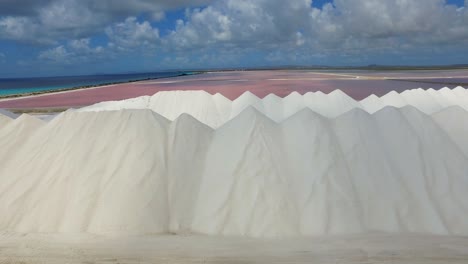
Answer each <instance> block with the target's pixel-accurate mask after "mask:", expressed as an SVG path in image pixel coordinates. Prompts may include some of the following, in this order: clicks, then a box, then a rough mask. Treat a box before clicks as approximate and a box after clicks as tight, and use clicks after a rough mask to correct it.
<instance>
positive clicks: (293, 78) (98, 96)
mask: <svg viewBox="0 0 468 264" xmlns="http://www.w3.org/2000/svg"><path fill="white" fill-rule="evenodd" d="M467 77H468V70H457V71H407V72H405V71H403V72H395V71H392V72H344V71H343V72H312V71H293V70H291V71H285V70H282V71H245V72H244V71H233V72H212V73H205V74H199V75H193V76H182V77H177V78H168V79H158V80H151V81H142V82H135V83H125V84H118V85H110V86H102V87H94V88H87V89H80V90H73V91H65V92H57V93H50V94H42V95H35V96H28V97H24V98H13V99H4V100H0V108H8V109H33V108H69V107H82V106H87V105H91V104H94V103H98V102H102V101H114V100H123V99H128V98H134V97H138V96H143V95H153V94H155V93H157V92H158V91H171V90H205V91H207V92H209V93H211V94H215V93H221V94H223V95H224V96H226V97H227V98H229V99H231V100H233V99H235V98H237V97H238V96H240V95H241V94H242V93H244V92H245V91H250V92H252V93H254V94H255V95H257V96H259V97H264V96H266V95H268V94H270V93H274V94H276V95H278V96H281V97H283V96H286V95H288V94H290V93H291V92H293V91H297V92H299V93H301V94H303V93H306V92H316V91H322V92H324V93H330V92H332V91H333V90H336V89H340V90H342V91H344V92H346V93H347V94H348V95H349V96H351V97H353V98H354V99H356V100H361V99H364V98H365V97H367V96H369V95H371V94H375V95H377V96H382V95H384V94H386V93H388V92H389V91H392V90H394V91H397V92H402V91H404V90H407V89H413V88H425V89H428V88H434V89H436V90H437V89H440V88H442V87H445V86H447V87H449V88H454V87H456V86H457V84H460V83H465V82H466V83H468V78H467ZM453 78H456V79H453Z"/></svg>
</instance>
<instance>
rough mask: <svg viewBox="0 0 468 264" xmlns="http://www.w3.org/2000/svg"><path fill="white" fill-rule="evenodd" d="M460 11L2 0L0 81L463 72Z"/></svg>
mask: <svg viewBox="0 0 468 264" xmlns="http://www.w3.org/2000/svg"><path fill="white" fill-rule="evenodd" d="M19 2H20V4H18V3H19ZM467 3H468V0H467V1H465V0H447V1H445V0H334V1H330V0H313V1H311V0H289V1H286V0H190V1H189V0H170V1H167V0H158V1H154V0H134V1H126V0H100V1H93V0H3V1H1V2H0V77H3V78H5V77H23V76H53V75H78V74H96V73H121V72H143V71H158V70H167V69H200V68H225V67H256V66H278V65H331V66H335V65H336V66H346V65H368V64H388V65H441V64H465V63H468V60H467V59H468V48H466V47H468V10H467V9H466V8H465V6H467Z"/></svg>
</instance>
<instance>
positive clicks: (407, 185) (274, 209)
mask: <svg viewBox="0 0 468 264" xmlns="http://www.w3.org/2000/svg"><path fill="white" fill-rule="evenodd" d="M454 109H455V110H456V109H458V108H453V107H451V108H447V109H446V110H443V111H441V112H438V113H436V114H434V115H433V116H429V115H427V114H425V113H423V112H421V111H420V110H418V109H417V108H415V107H412V106H407V107H404V108H396V107H389V106H387V107H384V108H383V109H381V110H380V111H378V112H375V113H373V114H370V113H368V112H366V111H364V110H362V109H360V108H353V109H351V110H350V111H348V112H346V113H344V114H341V115H340V116H338V117H336V118H327V117H324V116H322V115H319V114H317V113H316V112H314V111H312V110H310V109H309V108H304V109H302V110H300V111H298V112H297V113H296V114H294V115H292V116H290V117H289V118H288V119H286V120H283V121H281V123H276V122H274V120H272V119H270V118H269V117H268V116H266V115H264V114H263V113H262V112H261V111H259V110H258V109H257V108H254V107H252V106H248V107H247V108H246V109H245V110H244V111H242V112H241V113H240V114H239V115H237V116H236V117H235V118H233V119H232V120H231V121H229V122H227V123H225V124H224V125H223V126H221V127H219V128H218V129H216V130H213V129H212V128H209V127H207V126H205V125H203V124H202V123H201V122H199V121H197V120H195V119H194V118H193V117H191V116H190V115H188V114H183V115H181V116H179V117H178V118H177V119H176V120H175V121H173V122H171V121H170V120H167V119H166V118H164V117H163V116H161V115H159V114H157V113H155V112H153V111H150V110H147V109H146V110H122V111H104V112H86V113H80V112H72V111H68V112H65V113H63V114H61V115H60V116H58V117H57V118H56V119H54V120H53V121H51V122H49V123H36V125H34V126H31V127H28V126H23V127H24V129H23V132H21V135H18V134H17V133H6V132H7V130H8V131H10V132H11V131H13V130H14V129H13V127H11V125H12V124H16V126H17V127H19V126H20V125H22V124H30V123H35V121H33V120H31V119H30V118H29V117H28V116H23V117H21V118H20V119H17V120H15V121H13V122H14V123H9V124H8V125H7V127H4V128H0V134H1V135H2V136H1V137H0V140H1V141H3V142H7V143H8V144H3V145H2V146H4V147H2V149H1V150H0V157H3V159H2V166H0V183H1V184H0V215H2V217H1V218H0V232H26V233H27V232H59V233H80V232H89V233H96V234H106V233H124V234H141V233H166V232H174V233H191V232H194V233H202V234H210V235H227V236H228V235H234V236H251V237H287V236H310V235H323V234H349V233H361V232H369V231H381V232H421V233H435V234H456V235H468V222H466V221H464V220H465V218H466V215H467V214H468V211H467V210H468V196H467V193H468V192H466V183H467V182H468V175H467V174H466V171H468V157H467V156H466V155H465V154H463V151H462V148H463V146H462V145H459V144H458V143H457V142H458V141H459V140H464V138H466V136H465V135H466V134H462V133H458V134H457V133H452V134H450V133H447V131H457V130H456V129H458V128H459V127H458V126H456V125H457V123H455V122H453V123H452V122H447V123H445V121H446V119H444V118H436V117H437V116H441V115H444V114H446V115H449V114H450V113H451V111H454ZM457 111H459V110H457ZM456 119H457V120H458V123H462V124H466V123H468V122H467V121H468V112H467V111H466V110H461V111H460V113H459V115H458V116H457V117H456ZM462 128H463V127H461V128H460V129H462ZM454 129H455V130H454ZM467 146H468V145H467ZM464 151H467V149H464ZM9 153H14V155H8V154H9ZM57 153H60V155H57ZM51 164H52V165H53V166H52V165H51Z"/></svg>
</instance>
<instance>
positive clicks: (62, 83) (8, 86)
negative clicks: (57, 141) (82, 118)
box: [0, 71, 195, 96]
mask: <svg viewBox="0 0 468 264" xmlns="http://www.w3.org/2000/svg"><path fill="white" fill-rule="evenodd" d="M192 74H195V73H194V72H182V71H177V72H153V73H134V74H104V75H87V76H61V77H37V78H0V96H7V95H15V94H24V93H34V92H42V91H52V90H61V89H67V88H75V87H82V86H97V85H102V84H109V83H122V82H129V81H138V80H147V79H160V78H169V77H177V76H183V75H192Z"/></svg>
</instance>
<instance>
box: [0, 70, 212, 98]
mask: <svg viewBox="0 0 468 264" xmlns="http://www.w3.org/2000/svg"><path fill="white" fill-rule="evenodd" d="M202 73H205V72H203V71H186V72H183V71H181V72H180V74H177V75H174V76H165V77H154V78H142V79H134V80H128V81H116V82H107V83H99V84H90V85H80V86H73V87H66V88H58V89H50V90H43V91H37V92H25V93H17V94H8V95H0V100H8V99H15V98H22V97H27V96H35V95H44V94H50V93H58V92H68V91H74V90H84V89H89V88H96V87H101V86H110V85H117V84H125V83H134V82H142V81H150V80H159V79H169V78H177V77H182V76H190V75H197V74H202Z"/></svg>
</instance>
